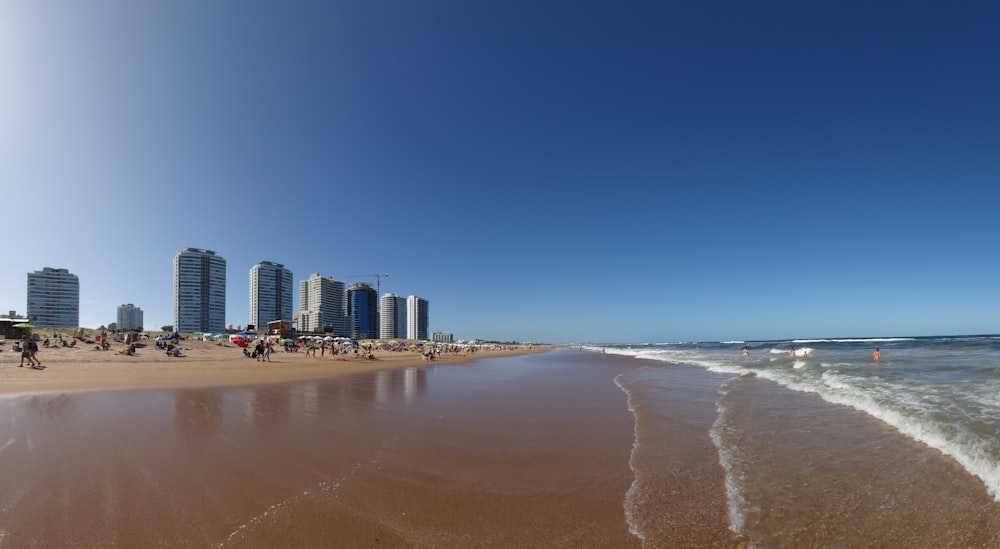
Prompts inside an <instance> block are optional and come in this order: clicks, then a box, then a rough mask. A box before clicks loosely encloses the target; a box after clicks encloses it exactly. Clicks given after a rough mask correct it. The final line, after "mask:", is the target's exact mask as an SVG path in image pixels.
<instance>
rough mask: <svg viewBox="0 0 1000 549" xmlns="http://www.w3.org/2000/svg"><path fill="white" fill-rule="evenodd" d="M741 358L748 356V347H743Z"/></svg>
mask: <svg viewBox="0 0 1000 549" xmlns="http://www.w3.org/2000/svg"><path fill="white" fill-rule="evenodd" d="M743 358H750V347H743Z"/></svg>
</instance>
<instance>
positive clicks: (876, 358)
mask: <svg viewBox="0 0 1000 549" xmlns="http://www.w3.org/2000/svg"><path fill="white" fill-rule="evenodd" d="M872 360H874V361H875V362H880V361H881V360H882V353H880V352H879V350H878V347H875V352H874V353H872Z"/></svg>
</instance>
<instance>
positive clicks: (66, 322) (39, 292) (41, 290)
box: [28, 267, 80, 328]
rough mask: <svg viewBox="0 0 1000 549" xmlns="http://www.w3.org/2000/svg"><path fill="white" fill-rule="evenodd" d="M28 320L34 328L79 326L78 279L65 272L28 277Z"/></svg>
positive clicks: (47, 271) (43, 272)
mask: <svg viewBox="0 0 1000 549" xmlns="http://www.w3.org/2000/svg"><path fill="white" fill-rule="evenodd" d="M28 318H30V319H31V321H32V322H33V323H34V325H35V327H38V328H43V327H53V328H76V327H78V326H79V325H80V279H79V278H77V276H76V275H75V274H72V273H70V272H69V271H68V270H66V269H53V268H51V267H45V268H43V269H42V270H41V271H35V272H33V273H28Z"/></svg>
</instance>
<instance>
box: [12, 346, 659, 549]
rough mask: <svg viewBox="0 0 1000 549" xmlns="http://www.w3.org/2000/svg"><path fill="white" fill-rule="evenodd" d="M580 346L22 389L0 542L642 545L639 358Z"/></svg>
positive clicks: (15, 406) (16, 400)
mask: <svg viewBox="0 0 1000 549" xmlns="http://www.w3.org/2000/svg"><path fill="white" fill-rule="evenodd" d="M567 357H570V358H569V359H567ZM572 357H576V358H578V353H572V354H568V353H565V352H563V351H554V352H550V353H544V354H526V355H520V356H509V357H504V358H498V359H496V360H478V361H475V362H472V363H469V364H465V365H426V364H423V365H421V367H405V368H396V369H390V370H383V371H377V372H362V373H357V374H353V375H350V376H340V377H335V378H331V379H320V380H312V381H297V382H288V383H270V384H256V385H252V386H244V387H200V388H180V389H152V390H129V391H112V392H105V391H87V392H70V393H47V394H30V395H9V396H7V397H4V398H3V399H0V410H2V411H0V425H2V427H0V468H2V470H3V471H4V473H5V474H4V477H3V478H4V481H3V486H2V489H0V546H3V547H68V546H82V547H96V546H101V547H105V546H122V547H148V546H154V545H158V546H185V547H460V546H465V547H469V546H475V547H512V546H516V547H639V545H640V544H639V542H638V540H637V539H636V538H635V537H634V536H632V535H631V534H630V533H629V531H628V524H627V522H626V519H625V514H624V510H623V497H624V494H625V493H626V491H627V490H628V488H629V485H630V483H631V481H632V475H631V471H630V469H629V465H628V460H629V453H630V451H631V447H632V441H633V428H632V425H633V420H632V416H631V414H630V413H629V411H628V409H627V407H626V405H625V398H624V395H623V394H622V392H621V391H620V390H619V389H618V387H616V386H615V385H614V383H613V382H612V381H611V380H612V379H613V378H614V376H615V375H616V374H617V373H618V371H619V370H621V369H622V368H623V366H622V364H620V363H612V364H605V363H601V362H600V361H593V362H584V363H583V364H581V363H580V362H579V361H578V360H575V359H573V358H572ZM38 373H43V374H44V373H47V372H38Z"/></svg>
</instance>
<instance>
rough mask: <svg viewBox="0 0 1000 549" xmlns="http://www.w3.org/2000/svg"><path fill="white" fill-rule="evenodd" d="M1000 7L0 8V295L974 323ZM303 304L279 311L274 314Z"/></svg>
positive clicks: (729, 328)
mask: <svg viewBox="0 0 1000 549" xmlns="http://www.w3.org/2000/svg"><path fill="white" fill-rule="evenodd" d="M998 28H1000V4H997V3H992V2H969V3H955V2H943V1H942V2H934V1H932V2H917V3H914V2H870V1H865V2H822V3H816V2H801V1H789V2H742V1H724V2H720V1H707V2H700V1H699V2H693V1H692V2H687V1H682V2H670V1H650V2H587V1H578V0H574V1H564V2H547V1H538V0H530V1H520V0H511V1H503V2H478V1H468V0H454V1H435V0H428V1H418V2H411V1H396V2H381V1H367V0H366V1H362V2H358V1H352V2H342V1H334V0H329V1H318V2H302V1H291V2H256V1H248V0H240V1H212V2H203V1H194V0H171V1H163V2H134V1H131V0H114V1H113V0H95V1H92V2H69V1H66V2H52V1H44V0H40V1H34V2H20V1H15V0H0V82H2V85H0V188H2V192H3V196H4V205H5V211H6V221H7V230H6V231H5V233H6V235H7V237H6V238H5V239H4V241H5V246H4V248H5V251H4V253H3V260H2V267H0V311H4V312H6V311H7V310H10V309H14V310H17V311H18V312H20V313H23V312H25V310H26V306H25V300H26V299H25V297H26V296H25V284H26V276H27V273H28V272H32V271H35V270H39V269H41V268H43V267H53V268H66V269H69V270H70V271H71V272H73V273H74V274H76V275H78V276H79V278H80V293H81V305H80V308H81V311H80V316H81V323H82V324H83V325H84V326H88V327H96V326H98V325H100V324H106V323H110V322H113V321H114V320H115V311H116V307H117V306H118V305H121V304H123V303H133V304H135V305H136V306H138V307H141V308H142V309H143V311H144V313H145V321H146V322H145V323H146V325H147V327H149V328H158V327H160V326H162V325H165V324H169V323H170V322H171V306H172V299H173V296H172V287H171V284H172V260H173V257H174V255H175V254H177V253H178V252H179V251H181V250H182V249H183V248H185V247H197V248H207V249H210V250H215V251H217V252H218V253H219V254H220V255H222V256H223V257H225V258H226V260H227V262H228V300H227V321H228V322H230V323H232V324H245V323H246V322H247V318H248V311H247V307H248V304H247V302H248V288H247V287H248V271H249V269H250V267H251V266H252V265H254V264H255V263H257V262H259V261H262V260H268V261H275V262H279V263H283V264H284V265H286V266H287V267H288V268H290V269H291V270H292V271H293V273H294V276H295V281H296V283H297V282H298V281H299V280H302V279H304V278H306V277H308V276H309V275H310V273H314V272H317V273H320V274H323V275H329V276H333V277H335V278H337V279H340V280H345V281H347V282H352V281H355V280H373V278H367V279H366V278H363V277H362V278H355V276H354V275H365V274H370V273H380V272H381V273H389V275H390V276H389V277H388V278H386V279H384V280H383V283H382V289H383V291H389V292H393V293H397V294H401V295H404V296H405V295H409V294H416V295H419V296H421V297H423V298H425V299H427V300H429V301H430V319H431V326H430V327H431V330H432V331H446V332H452V333H454V334H455V336H456V337H458V338H490V339H516V340H521V341H526V340H528V341H530V340H535V341H569V342H584V341H595V342H628V341H654V342H663V341H682V340H728V339H766V338H789V337H839V336H869V335H870V336H874V335H931V334H960V333H996V332H1000V283H998V274H1000V253H998V252H997V238H998V236H1000V214H998V212H997V208H998V206H1000V199H998V198H1000V197H998V194H1000V191H998V189H1000V99H998V98H1000V70H998V65H997V63H998V59H1000V33H998V32H997V29H998ZM296 308H297V301H296Z"/></svg>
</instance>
